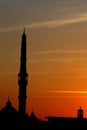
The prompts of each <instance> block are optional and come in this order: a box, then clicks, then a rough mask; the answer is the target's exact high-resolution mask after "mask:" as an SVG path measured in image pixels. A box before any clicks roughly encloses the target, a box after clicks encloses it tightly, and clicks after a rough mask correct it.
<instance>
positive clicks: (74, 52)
mask: <svg viewBox="0 0 87 130" xmlns="http://www.w3.org/2000/svg"><path fill="white" fill-rule="evenodd" d="M31 53H35V54H46V55H47V54H86V53H87V50H53V51H32V52H31Z"/></svg>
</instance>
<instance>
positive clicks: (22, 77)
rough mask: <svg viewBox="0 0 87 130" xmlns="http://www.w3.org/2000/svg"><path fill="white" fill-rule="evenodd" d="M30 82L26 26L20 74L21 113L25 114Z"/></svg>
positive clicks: (23, 36)
mask: <svg viewBox="0 0 87 130" xmlns="http://www.w3.org/2000/svg"><path fill="white" fill-rule="evenodd" d="M27 83H28V73H27V69H26V34H25V28H24V32H23V34H22V42H21V58H20V72H19V74H18V84H19V96H18V98H19V113H20V114H21V115H25V113H26V98H27V96H26V87H27Z"/></svg>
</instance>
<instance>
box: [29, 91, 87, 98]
mask: <svg viewBox="0 0 87 130" xmlns="http://www.w3.org/2000/svg"><path fill="white" fill-rule="evenodd" d="M32 93H34V94H32ZM32 93H31V94H32V95H33V96H31V97H37V98H39V97H46V98H47V97H48V98H53V97H55V98H87V91H33V92H32ZM34 95H35V96H34Z"/></svg>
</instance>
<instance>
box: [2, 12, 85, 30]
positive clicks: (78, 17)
mask: <svg viewBox="0 0 87 130" xmlns="http://www.w3.org/2000/svg"><path fill="white" fill-rule="evenodd" d="M85 21H87V13H79V14H74V15H71V17H68V18H66V17H65V18H63V19H59V20H51V21H43V22H37V23H31V24H21V25H15V26H12V27H7V28H1V29H0V32H9V31H17V30H20V29H22V28H23V27H26V28H27V29H28V28H31V29H33V28H58V27H62V26H66V25H69V24H75V23H79V22H85Z"/></svg>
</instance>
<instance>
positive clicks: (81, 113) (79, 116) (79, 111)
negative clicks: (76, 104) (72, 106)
mask: <svg viewBox="0 0 87 130" xmlns="http://www.w3.org/2000/svg"><path fill="white" fill-rule="evenodd" d="M77 118H83V109H81V107H80V108H79V109H78V110H77Z"/></svg>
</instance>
